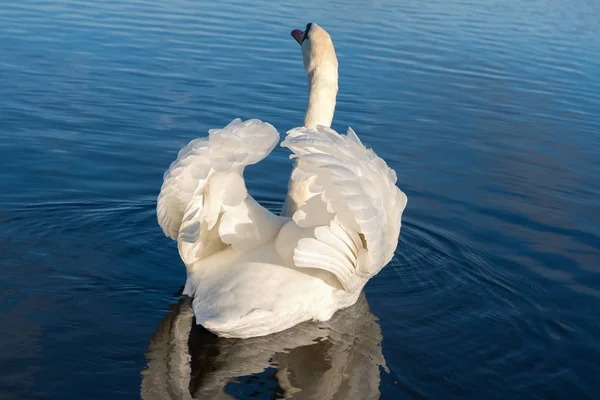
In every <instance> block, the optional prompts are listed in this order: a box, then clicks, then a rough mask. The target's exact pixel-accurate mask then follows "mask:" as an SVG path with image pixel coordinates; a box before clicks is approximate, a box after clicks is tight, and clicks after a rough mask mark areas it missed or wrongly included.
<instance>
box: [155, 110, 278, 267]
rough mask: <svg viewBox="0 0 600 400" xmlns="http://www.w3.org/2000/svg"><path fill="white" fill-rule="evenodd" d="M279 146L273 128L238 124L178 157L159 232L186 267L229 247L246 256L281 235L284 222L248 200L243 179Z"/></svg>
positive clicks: (161, 202)
mask: <svg viewBox="0 0 600 400" xmlns="http://www.w3.org/2000/svg"><path fill="white" fill-rule="evenodd" d="M278 141H279V133H278V132H277V130H276V129H275V128H274V127H273V126H272V125H270V124H268V123H266V122H261V121H259V120H256V119H252V120H247V121H241V120H240V119H235V120H233V121H232V122H231V123H230V124H229V125H227V126H226V127H224V128H223V129H212V130H210V131H209V136H208V137H205V138H199V139H195V140H192V141H191V142H190V143H189V144H188V145H187V146H186V147H184V148H183V149H182V150H181V151H180V152H179V154H178V156H177V159H176V160H175V161H174V162H173V163H172V164H171V166H170V168H169V169H168V170H167V172H165V174H164V182H163V185H162V188H161V191H160V195H159V196H158V202H157V207H156V211H157V216H158V222H159V224H160V226H161V228H162V229H163V231H164V233H165V235H167V236H168V237H170V238H171V239H174V240H177V244H178V248H179V253H180V255H181V258H182V259H183V261H184V262H185V263H186V264H192V263H194V262H195V261H198V260H201V259H203V258H206V257H208V256H209V255H211V254H213V253H215V252H217V251H220V250H223V249H224V248H225V247H227V246H231V247H233V248H235V249H238V250H248V249H251V248H254V247H256V246H258V245H260V244H263V243H265V242H267V241H269V240H271V239H272V238H273V237H274V236H275V235H276V234H277V232H278V231H279V229H280V227H281V225H282V222H280V218H279V217H277V216H275V215H273V214H272V213H271V212H270V211H268V210H267V209H265V208H263V207H262V206H261V205H260V204H258V203H257V202H256V201H255V200H254V199H253V198H252V197H251V196H250V195H249V194H248V191H247V190H246V185H245V183H244V179H243V175H242V174H243V171H244V167H246V166H247V165H250V164H255V163H257V162H259V161H260V160H262V159H263V158H265V157H266V156H267V155H268V154H269V153H270V152H271V150H273V148H274V147H275V146H276V145H277V142H278Z"/></svg>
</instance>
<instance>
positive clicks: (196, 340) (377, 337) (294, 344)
mask: <svg viewBox="0 0 600 400" xmlns="http://www.w3.org/2000/svg"><path fill="white" fill-rule="evenodd" d="M190 303H191V301H190V299H189V298H187V297H183V298H182V299H181V300H180V302H179V304H175V305H174V306H172V308H171V311H170V312H169V313H168V314H167V316H166V317H165V318H164V319H163V321H162V322H161V324H160V326H159V327H158V329H157V331H156V333H155V334H154V336H153V337H152V339H151V340H150V343H149V345H148V352H147V354H146V357H147V358H148V360H149V361H148V366H147V368H146V369H145V370H144V371H143V372H142V387H141V394H142V398H143V399H145V400H155V399H232V398H237V396H236V394H239V395H244V396H247V395H252V397H257V396H259V397H260V396H266V398H294V399H322V400H326V399H377V398H379V382H380V376H379V370H380V368H379V367H380V366H382V367H383V368H384V369H385V370H386V371H387V367H386V365H385V359H384V357H383V354H382V351H381V345H380V344H381V340H382V335H381V329H380V327H379V324H378V323H377V317H375V315H373V314H372V313H371V312H370V311H369V305H368V303H367V299H366V297H365V295H364V294H362V295H361V297H360V298H359V300H358V301H357V302H356V304H355V305H353V306H352V307H350V308H347V309H345V310H341V311H338V312H337V313H336V314H335V315H334V316H333V318H332V319H331V320H329V321H327V322H319V323H314V322H306V323H303V324H300V325H297V326H295V327H294V328H291V329H288V330H287V331H284V332H280V333H277V334H273V335H270V336H265V337H258V338H251V339H225V338H219V337H217V336H215V335H213V334H212V333H210V332H208V331H206V330H205V329H204V328H202V327H201V326H199V325H196V324H195V321H194V317H193V312H192V309H191V308H190ZM238 383H243V385H239V384H238Z"/></svg>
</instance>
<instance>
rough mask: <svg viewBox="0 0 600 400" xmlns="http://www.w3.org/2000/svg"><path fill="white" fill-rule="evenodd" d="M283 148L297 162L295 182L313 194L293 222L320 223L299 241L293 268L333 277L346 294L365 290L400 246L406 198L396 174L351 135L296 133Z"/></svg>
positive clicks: (326, 130) (319, 130) (325, 131)
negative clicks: (307, 188)
mask: <svg viewBox="0 0 600 400" xmlns="http://www.w3.org/2000/svg"><path fill="white" fill-rule="evenodd" d="M282 146H284V147H287V148H289V149H290V150H291V151H292V152H293V154H292V155H291V158H297V159H298V160H299V161H298V162H297V163H296V167H295V169H294V171H293V173H292V179H293V180H296V181H299V182H302V181H305V182H310V191H311V192H312V193H314V194H315V196H314V197H312V198H311V199H310V200H309V201H307V202H306V203H305V204H304V205H303V206H301V207H300V208H299V209H298V210H297V211H296V213H295V214H294V215H293V216H292V218H293V220H294V221H296V223H298V224H299V226H300V224H301V223H302V221H319V222H320V223H321V224H320V225H317V226H315V228H314V231H313V237H307V238H303V239H301V240H299V241H298V244H297V246H296V248H295V249H294V257H293V260H294V264H295V265H296V267H299V268H320V269H323V270H326V271H329V272H331V273H332V274H334V275H335V276H336V277H337V278H338V280H339V281H340V283H341V284H342V286H343V287H344V289H345V290H347V291H353V290H357V289H358V288H361V287H362V285H363V284H364V282H366V280H368V279H369V278H370V277H372V276H373V275H375V274H376V273H378V272H379V271H380V270H381V268H383V266H385V264H387V263H388V262H389V261H390V259H391V258H392V256H393V253H394V250H395V249H396V246H397V242H398V235H399V233H400V227H401V216H402V212H403V211H404V208H405V207H406V203H407V198H406V195H405V194H404V193H402V191H400V189H399V188H398V187H397V186H396V179H397V178H396V173H395V172H394V171H393V170H391V169H390V168H389V167H388V166H387V164H386V163H385V161H383V160H382V159H381V158H379V157H378V156H377V155H376V154H375V152H373V151H372V150H370V149H367V148H365V147H364V146H363V144H362V142H361V141H360V139H359V138H358V136H357V135H356V133H355V132H354V131H353V130H352V129H349V130H348V133H347V134H346V135H340V134H338V133H337V132H335V131H334V130H332V129H330V128H325V127H317V129H308V128H304V127H302V128H296V129H293V130H291V131H290V132H288V135H287V137H286V139H285V140H284V142H283V143H282ZM324 217H326V218H324ZM303 226H308V224H306V223H305V224H304V225H303ZM311 226H313V225H311Z"/></svg>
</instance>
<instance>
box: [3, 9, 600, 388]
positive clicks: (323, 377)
mask: <svg viewBox="0 0 600 400" xmlns="http://www.w3.org/2000/svg"><path fill="white" fill-rule="evenodd" d="M317 4H319V5H317ZM599 20H600V7H599V6H598V4H597V2H594V1H585V0H575V1H571V2H564V1H557V0H533V1H529V2H523V1H516V0H506V1H492V0H484V1H474V0H451V1H441V0H426V1H411V0H407V1H403V2H397V1H392V0H381V1H373V2H354V3H352V4H349V3H348V2H342V1H333V2H328V3H326V4H324V5H321V4H320V3H317V2H313V1H302V2H289V3H288V4H281V3H277V4H275V3H273V2H266V1H261V2H241V1H228V2H222V3H219V4H218V5H217V4H214V3H213V2H199V1H172V2H151V1H147V0H125V1H121V0H119V1H112V0H110V1H109V0H107V1H102V2H94V1H85V0H79V1H71V2H63V1H58V0H54V1H44V0H25V1H21V2H9V1H6V0H4V1H0V46H1V48H2V56H1V57H0V160H2V164H1V168H0V193H2V196H0V224H1V225H0V268H1V269H0V327H1V328H0V398H1V399H24V398H27V399H62V398H85V399H105V398H106V399H109V398H110V399H120V398H123V399H130V398H139V397H140V396H141V395H142V394H144V396H146V398H151V397H150V396H151V395H153V394H157V396H159V397H158V398H160V396H161V395H166V394H167V393H170V394H171V397H172V398H185V397H181V396H183V395H184V394H186V393H187V395H189V393H190V391H191V392H193V393H196V394H198V395H200V394H202V393H204V394H206V393H211V394H210V395H208V394H207V396H214V393H217V392H219V391H222V392H225V393H227V394H229V395H231V396H233V397H234V398H247V397H251V396H255V398H273V397H276V396H277V395H276V393H281V391H282V390H283V387H286V385H287V384H289V385H291V386H293V387H296V388H301V389H303V392H298V393H297V395H298V396H300V397H301V396H302V395H307V396H309V395H310V394H311V393H321V395H322V393H323V392H318V391H319V390H323V382H324V381H326V382H325V383H327V382H329V383H331V382H338V380H339V381H340V382H341V383H340V385H341V386H340V388H341V389H340V393H348V392H343V390H350V389H349V388H358V389H360V390H363V392H362V393H365V396H364V397H365V398H366V397H368V396H367V393H368V394H370V395H372V396H373V397H377V396H378V391H380V392H381V395H382V396H381V397H382V398H387V399H412V398H417V399H421V398H430V399H435V398H453V397H456V398H465V399H480V398H498V399H506V398H511V399H513V398H514V399H517V398H523V399H531V398H539V399H559V398H560V399H562V398H564V399H567V398H569V399H570V398H578V399H584V398H595V397H594V395H596V396H597V393H598V392H600V384H598V380H597V377H598V376H600V367H599V366H600V339H599V338H600V317H599V314H598V309H600V200H598V199H599V195H600V182H599V180H598V176H599V174H600V150H599V148H600V146H599V145H600V112H599V111H600V95H599V93H600V78H599V76H598V73H597V71H598V70H600V29H599V28H598V21H599ZM310 21H314V22H317V23H319V24H321V25H322V26H324V27H326V28H327V29H328V30H329V31H330V33H331V35H332V37H333V39H334V43H335V45H336V49H337V53H338V58H339V60H340V94H339V97H338V107H337V111H336V116H335V120H334V128H336V129H338V130H345V128H346V127H347V126H352V127H353V128H354V129H355V130H356V131H357V132H358V134H359V135H360V136H361V138H362V139H363V141H364V142H365V143H366V144H367V145H369V146H372V147H373V148H374V149H375V150H376V151H377V152H378V154H379V155H380V156H382V157H383V158H384V159H385V160H386V161H387V162H388V163H389V165H390V166H391V167H392V168H394V169H395V170H396V171H397V172H398V176H399V184H400V186H401V188H402V189H403V190H404V191H405V192H406V193H407V195H408V197H409V204H408V208H407V209H406V211H405V214H404V215H405V216H404V219H403V221H404V225H403V230H402V233H401V239H400V243H399V246H398V250H397V255H396V257H395V258H394V260H393V261H392V262H391V263H390V265H388V266H387V267H386V268H385V269H384V270H383V271H382V272H381V273H380V274H379V275H378V276H377V277H375V278H374V279H373V280H372V281H371V282H370V283H369V284H368V285H367V287H366V290H365V291H366V299H363V300H361V302H360V303H359V304H358V305H357V307H355V308H353V309H350V310H347V313H348V315H350V316H351V317H348V315H346V316H344V315H342V317H338V318H337V319H335V320H333V321H330V322H329V323H328V324H325V325H319V326H316V325H314V324H313V325H311V324H308V325H303V326H301V327H298V328H296V329H295V330H292V331H290V332H289V333H288V334H287V336H285V338H282V337H274V338H270V339H265V340H254V341H250V342H247V343H245V344H244V345H240V343H239V341H227V340H221V339H216V338H214V337H212V336H210V335H207V334H206V332H203V331H202V330H201V329H199V328H194V329H192V330H191V336H190V335H188V332H189V330H190V329H191V328H190V327H191V320H190V318H191V316H190V315H189V309H188V308H186V307H187V305H186V303H185V300H183V302H182V303H181V304H180V303H179V299H178V296H177V292H178V290H179V288H180V286H181V285H182V284H183V283H184V280H185V274H184V268H183V266H182V264H181V262H180V260H179V257H178V255H177V251H176V247H175V244H174V243H172V242H170V241H169V240H167V239H166V238H165V237H164V236H163V235H162V232H161V231H160V228H159V227H158V225H157V223H156V218H155V212H154V207H155V199H156V195H157V193H158V190H159V188H160V184H161V179H162V173H163V171H164V170H165V169H166V168H167V167H168V165H169V163H170V162H171V161H172V160H173V158H174V157H175V155H176V153H177V150H178V149H179V148H181V147H182V146H183V145H185V144H186V143H187V142H188V141H189V140H191V139H192V138H195V137H197V136H199V135H203V134H205V133H206V131H207V130H208V129H209V128H213V127H220V126H223V125H224V124H226V123H228V122H229V121H230V120H232V119H233V118H234V117H242V118H251V117H254V118H261V119H263V120H267V121H269V122H271V123H272V124H274V125H275V126H276V127H277V128H278V129H279V131H280V132H285V131H286V130H287V129H290V128H292V127H294V126H297V125H299V124H301V122H302V117H303V113H304V108H305V99H306V78H305V76H304V70H303V67H302V63H301V56H300V51H299V48H298V45H297V44H296V43H295V42H294V40H293V39H292V38H291V37H290V36H289V31H290V30H291V29H293V28H302V27H303V26H304V25H305V24H306V23H307V22H310ZM289 171H290V165H289V161H288V160H287V153H286V151H285V150H284V149H276V150H275V151H274V153H273V154H272V156H271V157H270V158H269V159H268V160H266V161H264V162H262V163H261V164H259V165H257V166H255V167H254V168H251V169H250V170H249V171H248V176H247V182H248V185H249V187H250V190H251V192H252V193H253V195H254V196H255V197H256V198H257V199H259V200H260V201H261V202H262V203H263V204H265V205H266V206H267V207H269V208H270V209H272V210H277V209H278V208H279V207H280V206H281V204H282V202H283V198H284V188H285V184H286V180H287V177H288V174H289ZM369 309H370V311H369ZM375 316H376V317H377V318H379V320H377V318H376V317H375ZM348 324H354V325H351V327H350V328H348ZM188 336H190V339H189V340H188V339H187V337H188ZM319 338H320V339H319ZM380 342H381V347H379V346H378V344H379V343H380ZM349 344H350V345H349ZM188 358H190V359H191V361H189V362H188V361H186V360H187V359H188ZM281 370H285V371H287V373H283V374H282V373H281V372H280V371H281ZM386 370H387V371H388V372H386ZM261 371H262V372H261ZM278 373H279V374H278ZM286 377H287V378H286ZM286 379H288V380H290V382H287V383H286V382H284V381H285V380H286ZM336 379H338V380H336ZM289 385H288V386H289ZM223 387H224V389H223ZM344 388H345V389H344ZM342 389H343V390H342ZM211 391H212V392H211ZM215 391H216V392H215ZM209 398H210V397H209ZM321 398H326V397H321ZM342 398H343V397H342ZM359 398H360V397H359Z"/></svg>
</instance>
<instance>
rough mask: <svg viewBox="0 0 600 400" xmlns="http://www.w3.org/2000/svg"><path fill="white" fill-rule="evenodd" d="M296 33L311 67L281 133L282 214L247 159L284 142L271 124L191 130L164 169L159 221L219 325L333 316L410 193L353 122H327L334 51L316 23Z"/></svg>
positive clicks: (215, 327)
mask: <svg viewBox="0 0 600 400" xmlns="http://www.w3.org/2000/svg"><path fill="white" fill-rule="evenodd" d="M292 36H294V38H296V40H297V41H298V42H299V43H300V44H301V46H302V53H303V58H304V65H305V68H306V70H307V75H308V77H309V104H308V109H307V113H306V117H305V121H304V126H303V127H299V128H295V129H292V130H291V131H289V132H287V136H286V138H285V140H284V141H283V143H282V144H281V145H282V146H284V147H287V148H288V149H289V150H291V152H292V155H291V158H293V159H294V160H295V164H294V169H293V171H292V176H291V178H290V184H289V188H288V194H287V197H286V201H285V204H284V208H283V211H282V213H281V215H275V214H273V213H272V212H270V211H269V210H267V209H265V208H264V207H263V206H261V205H260V204H259V203H258V202H257V201H256V200H254V199H253V198H252V196H250V194H249V193H248V191H247V189H246V186H245V182H244V179H243V172H244V168H245V167H246V166H247V165H251V164H255V163H257V162H259V161H261V160H262V159H264V158H265V157H266V156H267V155H268V154H269V153H270V152H271V150H272V149H273V148H274V147H275V146H276V145H277V143H278V142H279V133H278V132H277V130H276V129H275V128H274V127H273V126H272V125H270V124H268V123H266V122H262V121H259V120H256V119H252V120H247V121H241V120H240V119H236V120H234V121H232V122H231V123H230V124H229V125H227V126H225V127H224V128H222V129H213V130H210V131H209V136H208V137H207V138H199V139H195V140H193V141H191V142H190V143H189V144H188V145H187V146H186V147H185V148H183V149H182V150H181V151H180V152H179V154H178V157H177V159H176V160H175V161H174V162H173V163H172V164H171V167H170V168H169V169H168V170H167V172H166V173H165V175H164V182H163V185H162V188H161V192H160V195H159V197H158V202H157V215H158V221H159V224H160V226H161V227H162V229H163V231H164V232H165V234H166V235H167V236H169V237H170V238H172V239H174V240H176V241H177V245H178V249H179V254H180V255H181V258H182V260H183V262H184V263H185V265H186V269H187V277H188V278H187V282H186V286H185V290H184V294H187V295H189V296H190V297H192V298H193V303H192V307H193V310H194V314H195V316H196V321H197V322H198V323H199V324H201V325H202V326H204V327H205V328H206V329H208V330H210V331H212V332H214V333H216V334H217V335H219V336H222V337H237V338H248V337H256V336H264V335H268V334H271V333H275V332H279V331H282V330H285V329H287V328H290V327H292V326H294V325H296V324H298V323H300V322H303V321H306V320H318V321H326V320H328V319H330V318H331V316H332V315H333V314H334V313H335V311H337V310H339V309H342V308H346V307H348V306H350V305H352V304H354V303H355V302H356V300H357V299H358V296H359V295H360V293H361V290H362V288H363V287H364V285H365V284H366V282H367V281H368V280H369V279H370V278H371V277H372V276H374V275H375V274H377V273H378V272H379V271H380V270H381V268H383V267H384V266H385V265H386V264H387V263H388V262H389V261H390V260H391V258H392V256H393V253H394V250H395V249H396V245H397V241H398V236H399V233H400V226H401V215H402V212H403V210H404V208H405V206H406V202H407V198H406V196H405V195H404V193H403V192H402V191H400V189H398V187H397V186H396V185H395V184H396V174H395V172H394V171H393V170H391V169H390V168H389V167H388V166H387V164H386V163H385V162H384V161H383V160H382V159H381V158H379V157H377V155H376V154H375V153H374V152H373V151H372V150H370V149H367V148H365V147H364V146H363V144H362V143H361V141H360V139H359V138H358V136H357V135H356V134H355V133H354V131H353V130H352V129H349V130H348V133H347V134H346V135H340V134H338V133H337V132H335V131H334V130H332V129H330V128H329V126H330V124H331V121H332V118H333V112H334V109H335V96H336V94H337V59H336V57H335V51H334V50H333V44H332V43H331V39H330V37H329V35H328V34H327V32H326V31H325V30H324V29H322V28H321V27H319V26H318V25H316V24H309V25H307V29H306V30H305V31H304V32H301V31H293V32H292Z"/></svg>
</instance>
